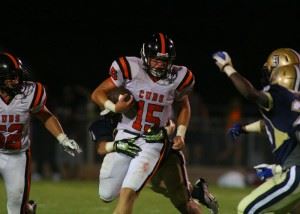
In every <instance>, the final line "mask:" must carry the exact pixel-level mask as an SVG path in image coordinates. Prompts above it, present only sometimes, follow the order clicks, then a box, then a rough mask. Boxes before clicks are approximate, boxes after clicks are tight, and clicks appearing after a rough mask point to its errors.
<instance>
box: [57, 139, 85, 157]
mask: <svg viewBox="0 0 300 214" xmlns="http://www.w3.org/2000/svg"><path fill="white" fill-rule="evenodd" d="M57 140H58V142H59V143H60V144H61V145H62V147H63V149H64V151H65V152H67V153H68V154H69V155H72V156H73V157H74V156H75V154H79V153H81V152H82V150H81V148H80V147H79V145H78V144H77V143H76V141H75V140H73V139H69V138H68V136H67V135H65V134H59V135H58V136H57Z"/></svg>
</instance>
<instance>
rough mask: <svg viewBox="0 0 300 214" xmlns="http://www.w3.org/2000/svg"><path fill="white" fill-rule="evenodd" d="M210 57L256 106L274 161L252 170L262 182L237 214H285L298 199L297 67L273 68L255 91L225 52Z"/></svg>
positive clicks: (299, 112)
mask: <svg viewBox="0 0 300 214" xmlns="http://www.w3.org/2000/svg"><path fill="white" fill-rule="evenodd" d="M213 58H214V59H215V62H216V65H217V66H218V67H219V69H220V71H221V72H224V73H225V74H226V75H227V76H228V77H229V78H230V80H231V81H232V82H233V84H234V86H235V87H236V89H237V90H238V91H239V92H240V93H241V94H242V95H243V96H244V97H245V98H247V99H249V100H250V101H252V102H254V103H256V104H257V105H258V107H259V110H260V113H261V115H262V118H263V119H262V120H263V121H264V127H265V130H266V133H267V135H268V139H269V142H270V144H271V146H272V152H273V155H274V160H275V163H274V164H271V165H269V164H261V165H258V166H256V167H255V168H256V170H257V175H258V176H259V177H260V178H261V179H262V180H263V181H264V182H263V183H262V184H261V185H260V186H259V187H257V188H256V189H254V190H253V191H252V192H251V193H250V194H249V195H247V196H246V197H245V198H243V199H242V200H241V201H240V203H239V205H238V208H237V209H238V213H275V212H276V213H277V212H278V213H288V211H290V210H291V209H292V207H293V206H294V205H295V204H296V203H297V201H299V199H300V192H299V182H300V156H299V154H300V145H299V141H300V132H299V131H300V130H299V129H300V127H299V117H300V108H299V107H300V99H299V94H298V93H297V92H298V91H299V86H300V71H299V66H298V65H286V66H282V67H277V68H275V69H274V70H273V71H272V72H271V75H270V78H269V85H268V86H267V87H266V88H265V89H264V90H263V91H259V90H256V89H255V88H254V87H253V86H252V84H251V83H250V82H249V81H248V80H247V79H245V78H244V77H243V76H242V75H241V74H239V73H238V72H237V71H236V70H235V69H234V67H233V65H232V62H231V58H230V56H229V55H228V53H226V52H224V51H221V52H217V53H216V54H214V55H213Z"/></svg>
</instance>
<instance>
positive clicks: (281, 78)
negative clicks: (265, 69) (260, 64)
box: [270, 65, 300, 91]
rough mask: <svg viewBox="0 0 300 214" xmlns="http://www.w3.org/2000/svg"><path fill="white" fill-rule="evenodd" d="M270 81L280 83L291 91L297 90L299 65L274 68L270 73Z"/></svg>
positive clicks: (299, 75)
mask: <svg viewBox="0 0 300 214" xmlns="http://www.w3.org/2000/svg"><path fill="white" fill-rule="evenodd" d="M270 83H271V84H278V85H281V86H282V87H285V88H287V89H289V90H292V91H299V85H300V70H299V65H286V66H281V67H277V68H274V69H273V71H272V73H271V77H270Z"/></svg>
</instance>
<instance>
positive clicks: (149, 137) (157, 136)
mask: <svg viewBox="0 0 300 214" xmlns="http://www.w3.org/2000/svg"><path fill="white" fill-rule="evenodd" d="M167 136H168V135H167V130H166V129H165V128H164V127H157V126H153V127H151V128H149V129H148V130H147V132H146V133H144V134H143V135H142V137H143V138H144V139H145V140H146V142H147V143H161V142H162V141H164V140H165V139H166V138H167Z"/></svg>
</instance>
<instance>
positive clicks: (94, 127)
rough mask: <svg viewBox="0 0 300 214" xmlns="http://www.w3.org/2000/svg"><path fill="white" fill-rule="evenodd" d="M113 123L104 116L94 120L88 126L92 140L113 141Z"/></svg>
mask: <svg viewBox="0 0 300 214" xmlns="http://www.w3.org/2000/svg"><path fill="white" fill-rule="evenodd" d="M114 129H115V124H113V123H112V122H111V121H110V120H107V119H105V118H100V119H98V120H96V121H94V122H93V123H92V124H91V125H90V127H89V133H90V137H91V140H92V141H93V142H95V143H96V142H99V141H113V131H114Z"/></svg>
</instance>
